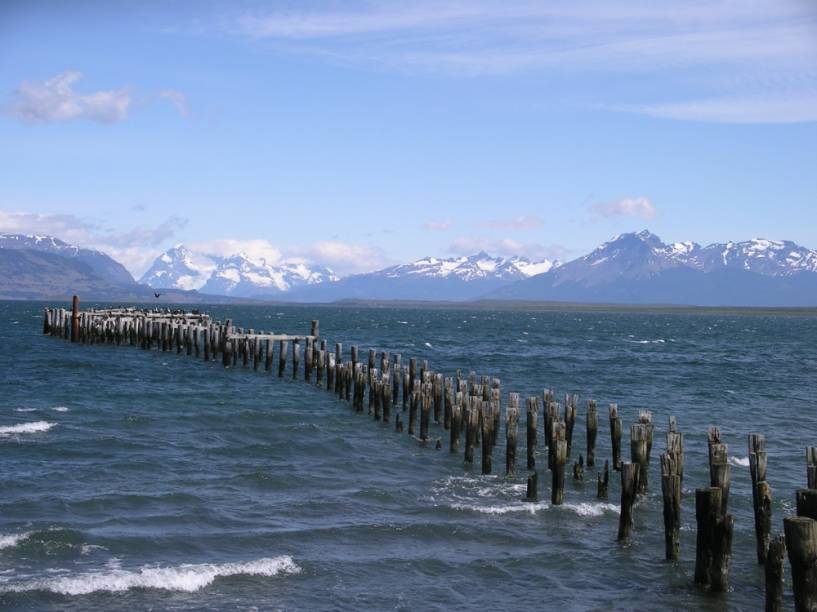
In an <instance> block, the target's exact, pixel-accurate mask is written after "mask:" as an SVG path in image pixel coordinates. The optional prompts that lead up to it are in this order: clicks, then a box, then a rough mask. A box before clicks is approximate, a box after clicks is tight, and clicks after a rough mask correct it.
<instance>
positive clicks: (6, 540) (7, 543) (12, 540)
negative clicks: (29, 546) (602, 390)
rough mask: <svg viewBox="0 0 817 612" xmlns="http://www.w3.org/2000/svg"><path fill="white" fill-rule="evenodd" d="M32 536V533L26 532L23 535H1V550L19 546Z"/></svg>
mask: <svg viewBox="0 0 817 612" xmlns="http://www.w3.org/2000/svg"><path fill="white" fill-rule="evenodd" d="M30 535H31V532H30V531H24V532H23V533H14V534H11V535H3V534H0V550H2V549H3V548H11V547H13V546H17V544H19V543H20V542H22V541H23V540H25V539H26V538H27V537H28V536H30Z"/></svg>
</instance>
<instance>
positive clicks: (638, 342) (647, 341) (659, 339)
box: [625, 338, 665, 344]
mask: <svg viewBox="0 0 817 612" xmlns="http://www.w3.org/2000/svg"><path fill="white" fill-rule="evenodd" d="M625 342H631V343H632V344H664V342H665V340H663V339H662V338H658V339H657V340H625Z"/></svg>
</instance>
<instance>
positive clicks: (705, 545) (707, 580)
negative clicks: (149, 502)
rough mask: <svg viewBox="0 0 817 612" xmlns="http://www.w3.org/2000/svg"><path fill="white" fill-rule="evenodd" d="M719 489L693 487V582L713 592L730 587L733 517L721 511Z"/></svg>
mask: <svg viewBox="0 0 817 612" xmlns="http://www.w3.org/2000/svg"><path fill="white" fill-rule="evenodd" d="M721 496H722V491H721V489H719V488H718V487H706V488H702V489H696V490H695V520H696V522H697V524H698V533H697V537H696V546H695V583H696V584H700V585H702V586H704V587H708V588H709V589H710V590H712V591H715V592H724V591H726V590H727V589H728V588H729V562H730V560H731V557H732V531H733V529H734V524H735V521H734V519H733V517H732V515H731V514H723V513H722V508H723V500H722V498H721Z"/></svg>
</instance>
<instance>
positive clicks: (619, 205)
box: [591, 196, 656, 219]
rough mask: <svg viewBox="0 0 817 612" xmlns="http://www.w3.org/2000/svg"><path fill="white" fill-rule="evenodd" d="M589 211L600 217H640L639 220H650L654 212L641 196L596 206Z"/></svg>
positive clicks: (651, 204)
mask: <svg viewBox="0 0 817 612" xmlns="http://www.w3.org/2000/svg"><path fill="white" fill-rule="evenodd" d="M591 210H592V211H593V212H594V213H596V214H597V215H601V216H602V217H640V218H641V219H652V218H653V217H654V216H655V212H656V211H655V206H653V203H652V202H651V201H650V199H649V198H646V197H643V196H640V197H627V198H621V199H620V200H616V201H615V202H606V203H604V204H596V205H594V206H592V207H591Z"/></svg>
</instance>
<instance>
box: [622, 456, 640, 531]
mask: <svg viewBox="0 0 817 612" xmlns="http://www.w3.org/2000/svg"><path fill="white" fill-rule="evenodd" d="M637 469H638V467H637V466H636V465H635V464H633V463H622V464H621V465H620V466H619V471H620V472H621V513H620V514H619V517H618V541H619V542H626V541H627V540H629V539H630V532H631V531H632V529H633V503H634V502H635V479H636V472H637Z"/></svg>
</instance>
